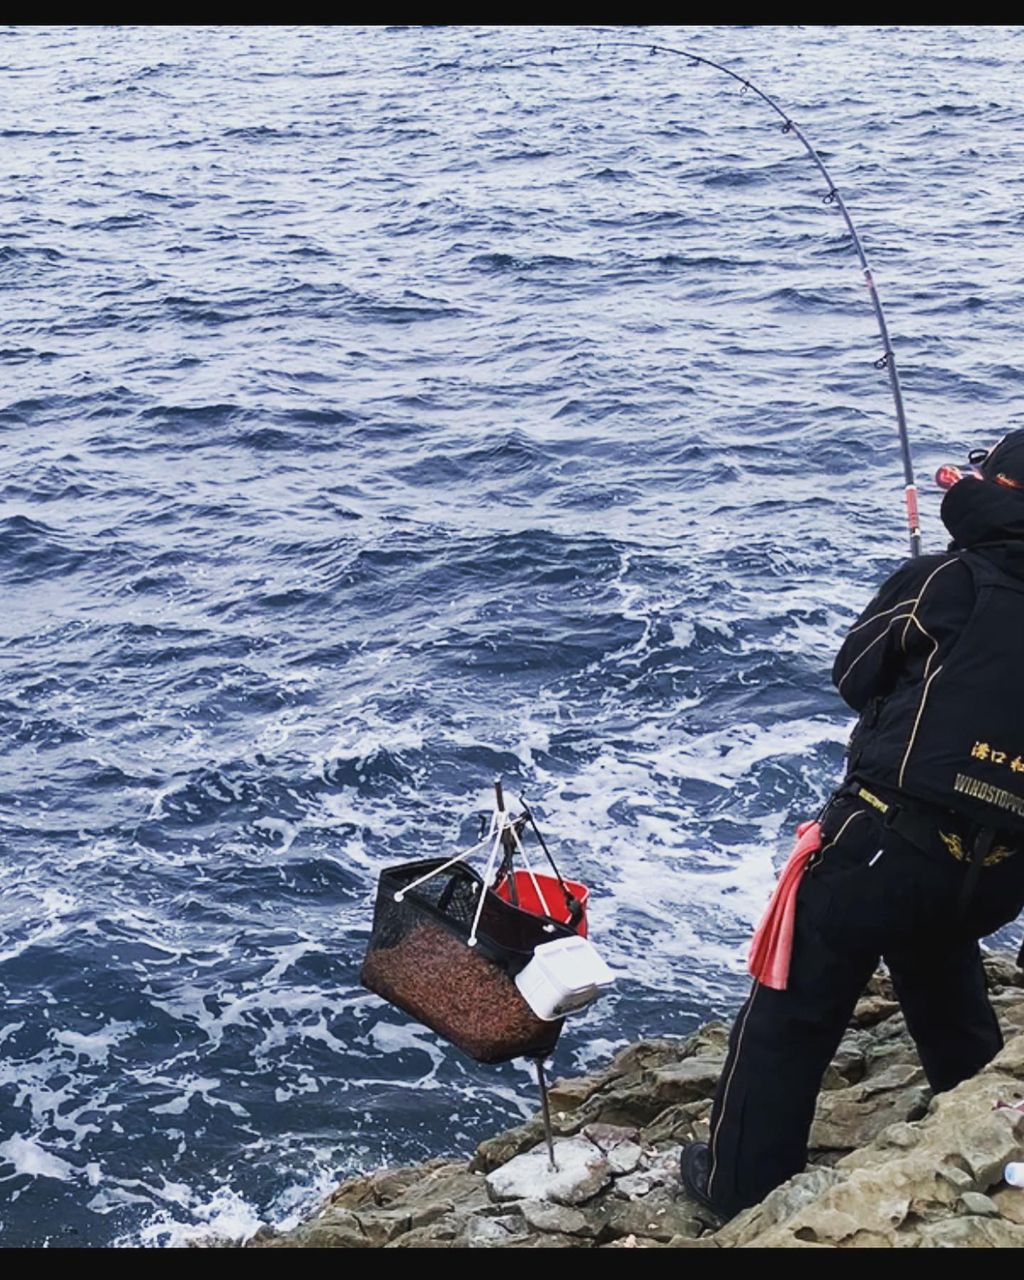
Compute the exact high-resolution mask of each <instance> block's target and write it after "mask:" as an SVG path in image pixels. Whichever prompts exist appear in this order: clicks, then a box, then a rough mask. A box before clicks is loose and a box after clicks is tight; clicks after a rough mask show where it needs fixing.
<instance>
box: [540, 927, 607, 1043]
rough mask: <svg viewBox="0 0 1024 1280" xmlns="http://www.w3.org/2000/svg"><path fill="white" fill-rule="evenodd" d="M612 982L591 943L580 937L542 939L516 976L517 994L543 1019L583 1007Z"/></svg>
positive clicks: (573, 1011)
mask: <svg viewBox="0 0 1024 1280" xmlns="http://www.w3.org/2000/svg"><path fill="white" fill-rule="evenodd" d="M614 982H615V975H614V974H613V973H612V971H611V969H609V968H608V966H607V965H606V964H605V962H604V961H603V960H602V959H601V957H600V956H599V955H598V954H597V948H596V947H595V946H594V944H593V943H592V942H589V941H588V940H587V939H586V938H580V937H572V938H556V939H555V941H554V942H542V943H541V944H540V946H539V947H536V948H535V949H534V952H533V959H532V960H531V961H530V963H529V964H528V965H527V966H526V968H525V969H523V970H522V971H521V972H520V973H519V974H518V975H517V977H516V986H517V987H518V988H519V993H520V995H521V996H522V997H523V999H524V1000H525V1001H526V1003H527V1004H528V1005H529V1006H530V1008H531V1009H532V1010H533V1012H534V1013H535V1014H536V1015H537V1017H538V1018H543V1019H544V1020H545V1022H554V1021H555V1020H556V1019H558V1018H563V1017H565V1015H566V1014H567V1013H575V1012H576V1010H577V1009H584V1008H586V1006H587V1005H588V1004H591V1003H592V1002H593V1001H594V1000H596V999H597V997H598V996H599V995H601V993H602V992H604V991H607V990H608V988H609V987H610V986H612V985H613V983H614Z"/></svg>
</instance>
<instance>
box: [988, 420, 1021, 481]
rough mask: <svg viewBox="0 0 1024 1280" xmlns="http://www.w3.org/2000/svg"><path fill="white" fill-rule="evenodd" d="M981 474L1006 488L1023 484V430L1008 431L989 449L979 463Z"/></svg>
mask: <svg viewBox="0 0 1024 1280" xmlns="http://www.w3.org/2000/svg"><path fill="white" fill-rule="evenodd" d="M981 474H982V475H983V476H984V477H985V478H986V479H987V480H996V481H997V482H998V483H1001V484H1003V485H1005V486H1006V488H1008V489H1014V488H1019V487H1021V486H1022V485H1024V430H1017V431H1008V432H1007V433H1006V435H1005V436H1003V438H1002V440H1000V441H999V443H998V444H997V445H996V446H995V448H994V449H991V450H990V451H989V454H988V457H987V458H986V459H985V461H984V462H983V463H982V464H981Z"/></svg>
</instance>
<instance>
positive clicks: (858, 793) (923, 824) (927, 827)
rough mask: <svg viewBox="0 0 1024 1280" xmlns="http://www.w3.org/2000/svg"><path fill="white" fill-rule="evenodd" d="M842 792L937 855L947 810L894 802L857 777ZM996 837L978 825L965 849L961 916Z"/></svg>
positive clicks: (906, 838)
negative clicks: (872, 789) (941, 827)
mask: <svg viewBox="0 0 1024 1280" xmlns="http://www.w3.org/2000/svg"><path fill="white" fill-rule="evenodd" d="M839 794H840V795H852V796H855V797H856V798H857V799H858V800H863V801H864V803H865V804H869V805H870V806H871V807H872V808H873V809H876V810H877V811H878V812H879V813H880V814H881V815H882V820H883V823H884V825H885V827H886V828H887V829H888V830H889V831H892V832H894V833H895V834H896V835H898V836H899V837H900V838H901V839H903V840H906V841H907V842H908V844H912V845H913V846H914V847H915V849H919V850H920V851H921V852H922V853H925V854H929V855H933V856H934V854H935V837H936V835H937V834H938V830H939V823H940V822H941V821H942V816H943V815H944V814H945V810H942V809H939V808H937V807H936V808H934V809H929V808H928V807H926V806H924V805H918V804H916V803H912V804H909V805H908V804H907V802H906V801H905V800H903V799H902V798H901V799H900V800H899V801H894V802H892V803H890V802H889V801H886V800H883V799H882V798H881V796H877V795H875V793H874V792H873V791H870V790H869V789H868V788H867V787H865V786H864V785H863V784H862V783H860V782H857V781H856V779H853V780H851V781H850V782H848V783H846V784H845V786H843V787H842V788H840V792H839ZM950 816H953V815H950ZM995 838H996V833H995V830H994V828H992V827H976V828H975V829H974V833H973V839H972V840H971V842H970V844H969V846H968V847H967V849H966V850H965V855H966V856H965V861H966V863H967V874H966V875H965V876H964V883H963V886H962V888H961V890H960V898H959V901H958V903H957V911H958V914H959V915H960V916H963V915H964V913H965V912H966V911H967V908H968V907H969V906H970V905H971V901H972V899H973V898H974V894H975V892H976V891H977V888H978V877H979V876H980V875H981V871H982V868H983V867H984V865H985V859H986V858H987V857H988V855H989V854H990V853H991V851H992V845H993V844H994V842H995ZM1021 954H1022V956H1024V948H1022V951H1021Z"/></svg>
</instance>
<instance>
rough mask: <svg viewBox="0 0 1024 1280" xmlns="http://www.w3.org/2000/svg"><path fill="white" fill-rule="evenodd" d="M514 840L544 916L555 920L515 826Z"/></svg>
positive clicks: (513, 829) (513, 826)
mask: <svg viewBox="0 0 1024 1280" xmlns="http://www.w3.org/2000/svg"><path fill="white" fill-rule="evenodd" d="M512 839H513V840H514V841H515V842H516V848H517V849H518V850H519V852H520V853H521V854H522V856H523V861H524V862H525V863H526V873H527V875H528V876H529V877H530V879H531V880H532V881H533V887H534V890H535V892H536V894H537V897H538V898H539V899H540V905H541V906H542V907H543V908H544V914H545V915H546V916H551V917H552V918H554V913H553V912H552V910H551V908H550V907H549V906H548V900H547V898H545V897H544V890H543V889H542V888H541V887H540V882H539V881H538V879H537V877H536V875H534V871H533V863H532V862H531V861H530V855H529V854H528V853H527V852H526V850H525V849H524V848H523V842H522V840H520V839H519V832H518V831H517V830H516V829H515V825H514V824H513V825H512Z"/></svg>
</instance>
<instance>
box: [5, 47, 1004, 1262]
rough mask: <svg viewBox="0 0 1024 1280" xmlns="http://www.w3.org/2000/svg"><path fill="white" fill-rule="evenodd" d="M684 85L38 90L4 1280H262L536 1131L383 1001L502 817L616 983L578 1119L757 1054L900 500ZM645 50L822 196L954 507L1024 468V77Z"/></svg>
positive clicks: (204, 78) (803, 196)
mask: <svg viewBox="0 0 1024 1280" xmlns="http://www.w3.org/2000/svg"><path fill="white" fill-rule="evenodd" d="M650 34H651V33H649V32H645V31H644V30H642V29H641V30H636V29H635V30H633V31H630V32H625V33H624V32H618V33H612V35H609V34H608V33H605V34H604V36H603V37H602V33H600V32H598V31H596V30H586V29H570V30H553V29H535V28H527V27H520V28H512V29H500V28H491V29H464V28H463V29H459V28H456V29H429V30H421V29H370V30H361V29H334V30H317V29H312V28H304V29H295V30H291V29H274V28H252V29H238V30H235V29H225V28H220V29H213V30H199V29H184V28H167V29H147V28H129V29H102V28H87V29H80V30H76V29H59V30H46V29H29V28H17V29H9V30H6V31H4V32H3V33H2V34H0V77H2V78H0V137H2V146H0V175H2V181H0V286H2V295H0V297H2V311H0V446H2V449H3V468H2V472H0V587H2V592H3V596H2V599H3V610H2V617H0V744H2V748H0V749H2V753H3V755H2V759H3V768H2V771H0V1242H2V1243H3V1244H4V1245H26V1244H28V1245H39V1244H44V1243H48V1244H51V1245H64V1244H83V1243H87V1244H97V1245H98V1244H113V1243H120V1244H139V1243H144V1244H173V1243H181V1242H183V1241H185V1240H187V1239H189V1238H190V1237H192V1236H196V1235H203V1234H207V1233H209V1232H211V1231H215V1232H221V1233H227V1234H236V1235H237V1234H241V1233H245V1232H248V1231H251V1230H252V1229H253V1228H254V1227H255V1226H256V1225H257V1224H258V1223H259V1222H261V1221H270V1222H277V1223H281V1222H286V1221H288V1220H289V1218H290V1217H294V1215H295V1214H297V1213H298V1212H300V1211H301V1210H302V1209H303V1208H305V1207H306V1206H308V1205H309V1204H310V1203H312V1202H313V1201H315V1199H316V1198H317V1196H318V1195H319V1194H320V1193H322V1192H323V1191H324V1190H325V1189H326V1188H328V1187H329V1186H330V1185H332V1184H333V1183H334V1182H335V1181H337V1180H338V1179H339V1178H341V1177H343V1176H345V1175H346V1174H348V1173H350V1172H353V1171H356V1170H361V1169H364V1168H368V1167H374V1166H376V1165H378V1164H380V1163H381V1162H385V1161H395V1160H409V1159H415V1158H420V1157H425V1156H430V1155H436V1154H439V1153H466V1152H468V1151H469V1150H470V1148H471V1147H472V1145H473V1144H474V1143H475V1142H476V1141H478V1140H479V1139H480V1138H482V1137H484V1136H485V1135H487V1134H489V1133H491V1132H493V1131H494V1130H495V1129H496V1128H497V1127H499V1126H501V1125H504V1124H505V1123H507V1122H513V1121H515V1120H516V1119H517V1118H518V1117H519V1116H520V1115H522V1114H523V1113H524V1112H525V1111H526V1110H528V1109H532V1107H533V1105H534V1093H533V1088H532V1084H531V1078H530V1076H529V1074H528V1072H527V1071H526V1069H525V1067H524V1066H523V1065H522V1064H513V1065H510V1066H505V1067H489V1068H488V1067H479V1066H476V1065H474V1064H473V1063H471V1062H469V1061H468V1060H466V1059H464V1058H463V1057H461V1056H460V1055H459V1054H458V1053H457V1052H456V1051H455V1050H453V1049H450V1048H449V1047H447V1046H446V1045H445V1044H444V1043H442V1042H440V1041H439V1040H438V1039H437V1038H436V1037H434V1036H433V1035H431V1034H430V1033H429V1032H427V1031H425V1030H424V1029H422V1028H420V1027H417V1026H414V1025H412V1024H411V1023H410V1022H409V1020H408V1019H407V1018H405V1017H404V1016H403V1015H401V1014H399V1013H398V1012H396V1011H395V1010H392V1009H390V1008H388V1007H386V1006H384V1005H383V1004H382V1003H381V1002H380V1001H379V1000H377V999H376V998H375V997H372V996H370V995H369V994H367V993H366V992H364V991H363V990H361V989H360V987H359V983H358V968H359V963H360V960H361V956H362V952H363V949H364V947H365V944H366V940H367V936H368V929H369V922H370V910H371V900H372V891H373V886H374V883H375V878H376V876H377V874H378V872H379V871H380V869H381V868H382V867H384V866H386V865H388V864H389V863H392V862H395V861H401V860H406V859H408V858H412V857H416V856H420V855H428V854H430V855H434V854H438V853H441V852H449V851H454V850H455V849H457V848H458V847H460V844H468V843H470V842H471V841H472V839H473V838H474V833H475V830H476V814H477V812H478V811H479V810H480V809H481V808H482V807H484V806H485V805H486V803H487V789H488V787H489V785H490V783H491V780H492V779H493V778H494V776H495V775H497V774H500V775H502V776H503V777H504V779H505V782H506V786H507V787H508V788H509V790H510V791H511V792H512V793H513V794H518V793H519V792H522V793H523V794H524V795H526V796H527V797H528V798H529V799H531V800H532V801H533V802H534V804H535V806H536V808H537V810H538V812H539V813H540V814H542V815H543V820H544V825H545V827H546V829H547V832H548V834H549V836H550V837H551V841H552V843H553V844H554V846H555V848H556V849H557V851H558V852H559V854H560V857H561V860H562V862H563V863H564V865H565V868H566V870H569V871H571V872H572V873H574V874H576V875H578V876H579V877H580V878H582V879H584V880H586V881H587V882H588V883H589V884H590V886H591V888H592V892H593V912H592V919H593V931H594V934H595V936H596V937H597V939H598V941H599V944H600V946H601V948H602V950H603V952H604V954H605V955H606V957H607V959H608V960H609V961H610V962H611V963H612V964H613V965H614V966H615V967H616V968H618V969H619V970H620V973H621V977H620V982H619V986H618V990H617V994H616V995H614V996H613V997H611V998H609V999H607V1000H605V1001H604V1002H602V1003H600V1004H598V1005H596V1006H594V1007H593V1008H592V1009H591V1010H590V1011H589V1012H588V1013H586V1014H585V1015H582V1016H580V1017H579V1018H577V1019H576V1020H575V1021H573V1022H571V1024H570V1025H569V1026H568V1027H567V1029H566V1032H565V1033H564V1035H563V1037H562V1040H561V1043H560V1045H559V1047H558V1049H557V1051H556V1055H555V1060H554V1068H553V1069H554V1071H555V1073H556V1074H558V1073H565V1072H570V1071H575V1070H579V1069H581V1068H586V1067H587V1066H588V1065H589V1064H592V1063H594V1062H597V1061H599V1060H601V1059H602V1058H604V1057H605V1056H606V1055H608V1054H609V1052H611V1051H612V1050H613V1049H614V1048H615V1047H616V1046H619V1045H621V1044H623V1043H624V1042H626V1041H628V1040H630V1039H632V1038H634V1037H636V1036H638V1035H641V1034H651V1033H659V1032H666V1033H682V1032H685V1031H687V1030H688V1029H690V1028H691V1027H693V1026H694V1025H695V1024H696V1023H698V1022H699V1021H701V1020H702V1019H704V1018H706V1017H708V1016H711V1015H722V1014H727V1013H729V1012H730V1011H731V1010H732V1009H733V1008H734V1007H735V1006H736V1004H737V1003H738V1001H739V1000H740V998H741V996H742V993H743V991H744V989H745V981H744V975H743V945H744V942H745V940H746V938H747V936H748V933H749V930H750V927H751V923H752V922H753V920H754V919H755V918H756V916H757V914H758V912H759V910H760V909H761V907H762V905H763V903H764V901H765V898H766V896H767V893H768V891H769V887H770V885H771V882H772V876H773V865H777V863H778V858H779V855H780V853H781V852H782V851H783V847H784V844H785V841H786V838H787V836H788V832H789V830H790V829H791V827H792V825H793V823H794V822H795V821H796V820H798V819H799V818H801V817H802V816H804V815H806V814H808V813H810V812H811V811H812V810H814V809H815V807H816V806H817V805H818V804H819V803H820V802H821V800H822V798H823V797H824V796H825V795H826V794H827V792H828V789H829V788H830V786H831V785H832V783H833V782H834V781H835V780H836V778H837V776H838V774H839V772H840V770H841V764H842V753H843V744H844V741H845V738H846V735H847V732H848V728H849V716H848V714H847V713H846V710H845V708H844V707H843V706H842V705H841V703H840V702H839V700H838V699H837V697H836V696H835V695H834V693H833V692H832V690H831V687H830V685H829V681H828V670H829V667H830V665H831V661H832V657H833V653H834V650H835V647H836V645H837V643H838V640H839V637H840V636H841V634H842V631H843V628H844V626H845V625H846V624H848V623H849V621H850V619H851V618H852V617H853V615H854V614H855V612H857V611H859V609H860V608H861V607H862V606H863V605H864V603H865V602H866V600H867V599H868V597H869V595H870V594H871V591H872V587H873V584H874V583H875V582H876V581H877V580H878V579H879V578H880V577H881V576H882V575H883V574H884V573H886V572H887V571H889V570H891V569H892V568H893V567H895V565H896V564H897V563H898V562H899V560H900V558H901V557H902V555H903V554H904V535H903V532H902V528H901V514H900V498H901V474H900V468H899V460H898V451H897V443H896V433H895V428H894V418H893V413H892V407H891V402H890V400H889V395H888V389H887V383H886V377H885V374H884V373H880V372H879V371H878V370H876V369H875V368H874V366H873V361H874V360H875V359H876V358H877V357H878V355H879V354H880V347H879V340H878V337H877V334H876V332H875V330H874V326H873V319H872V315H871V310H870V307H869V305H868V298H867V294H866V292H865V290H864V288H863V285H862V284H861V282H860V274H859V270H858V268H857V265H856V261H855V259H854V257H853V254H852V252H851V249H850V246H849V242H848V240H847V239H846V237H845V235H844V231H843V226H842V222H841V219H840V217H839V215H838V213H837V212H836V210H835V208H834V207H830V206H828V205H826V204H824V203H823V201H822V197H823V195H825V194H826V193H825V191H824V189H823V183H822V182H821V179H820V176H819V175H818V174H817V173H816V172H815V170H814V169H813V166H812V165H811V164H810V162H809V160H808V159H807V157H806V156H805V155H804V153H803V152H802V151H801V149H800V147H799V145H798V144H797V143H796V141H795V140H794V138H793V137H792V136H788V137H787V136H784V135H783V134H782V131H781V129H780V127H779V122H778V120H777V119H776V118H775V117H773V116H772V115H771V113H770V112H768V111H767V109H766V108H765V107H764V105H763V104H762V103H759V102H758V101H757V100H756V99H755V98H754V97H753V95H751V94H749V93H748V94H740V93H739V92H738V91H737V86H735V85H734V84H732V83H731V82H730V81H728V80H726V79H725V78H724V77H721V76H718V75H716V74H715V73H714V72H711V71H708V70H706V69H702V68H699V67H693V66H691V65H690V64H688V63H687V62H686V61H683V60H680V59H676V58H671V57H668V56H666V55H657V56H653V57H652V56H649V54H648V52H647V51H646V50H629V49H611V48H608V47H607V41H608V40H609V39H612V38H615V39H620V40H621V39H627V38H628V39H638V40H643V39H645V38H648V36H649V35H650ZM656 37H657V38H658V39H659V40H662V41H665V42H670V43H677V44H683V45H687V46H689V47H691V48H693V49H695V50H696V51H698V52H700V53H701V54H703V55H705V56H709V57H712V58H716V59H718V60H721V61H724V62H728V63H729V64H730V65H731V66H733V67H735V68H736V69H738V70H740V71H741V72H742V73H743V74H745V75H748V76H751V77H752V78H753V79H754V80H755V81H757V82H758V83H759V84H760V85H761V86H762V87H764V88H765V89H767V90H768V92H770V93H774V94H776V95H777V96H778V97H779V98H780V99H781V100H782V101H783V103H784V104H785V105H786V106H787V107H788V109H789V110H790V111H791V112H792V114H793V116H794V117H795V119H796V120H797V121H798V122H799V123H800V124H801V125H802V126H803V127H804V128H805V129H806V130H807V131H808V132H809V134H810V136H811V138H812V140H813V141H815V142H816V144H817V145H818V147H819V149H820V150H821V153H822V155H823V156H824V157H825V159H826V161H827V163H828V164H829V165H830V166H832V167H833V169H834V175H835V177H836V179H837V181H838V183H839V185H840V186H841V188H842V190H843V192H844V195H845V196H846V198H847V200H848V202H849V204H850V206H851V209H852V211H853V213H854V217H855V219H856V220H857V222H858V225H859V227H860V230H861V233H862V235H863V238H864V240H865V243H866V245H867V248H868V252H869V255H870V256H871V258H872V260H873V265H874V267H875V274H876V278H877V279H878V281H879V285H880V289H881V292H882V297H883V300H884V302H885V304H886V306H887V310H888V315H889V320H890V325H891V328H892V332H893V340H894V345H895V348H896V351H897V355H898V357H899V360H900V364H901V367H902V370H903V378H904V390H905V394H906V400H907V407H908V416H909V419H910V424H911V431H912V433H913V437H914V442H915V448H916V456H917V460H918V463H919V464H920V466H921V470H922V473H923V475H924V476H925V477H927V475H928V474H929V472H930V471H932V470H934V467H935V465H936V464H937V463H939V462H942V461H945V460H947V458H949V459H954V460H959V459H960V458H962V457H963V455H964V452H965V450H966V448H967V447H968V446H969V445H972V444H976V443H979V442H984V441H985V440H987V439H990V438H992V437H994V436H995V435H997V434H999V433H1001V432H1002V431H1003V430H1005V429H1006V428H1007V427H1011V426H1021V425H1024V365H1022V358H1024V357H1022V354H1021V334H1020V317H1021V314H1022V312H1024V265H1022V263H1024V259H1022V255H1021V245H1022V239H1021V237H1022V231H1024V213H1022V209H1024V177H1022V174H1024V133H1022V132H1021V129H1020V103H1019V83H1020V75H1021V70H1022V64H1024V32H1022V31H1021V30H1020V29H1009V30H998V29H969V28H968V29H943V28H928V29H920V28H918V29H914V28H911V29H905V30H900V29H895V28H885V29H861V28H840V29H825V28H803V29H801V28H788V29H784V28H779V29H776V28H763V27H762V28H756V27H755V28H722V29H713V28H699V29H690V30H680V31H672V30H669V29H661V30H659V31H657V33H656ZM601 38H604V39H605V41H606V47H605V48H604V49H598V48H596V44H597V42H598V40H599V39H601ZM553 45H556V46H565V45H568V46H569V48H567V49H566V48H562V47H560V48H558V49H556V50H555V51H552V46H553ZM937 506H938V502H937V498H936V496H934V495H932V494H930V493H929V494H928V496H926V498H925V500H924V503H923V507H924V511H923V515H924V522H925V538H926V545H928V546H929V547H930V548H931V549H938V548H939V547H940V546H941V545H942V544H943V539H942V535H941V531H940V529H939V525H938V520H937Z"/></svg>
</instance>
